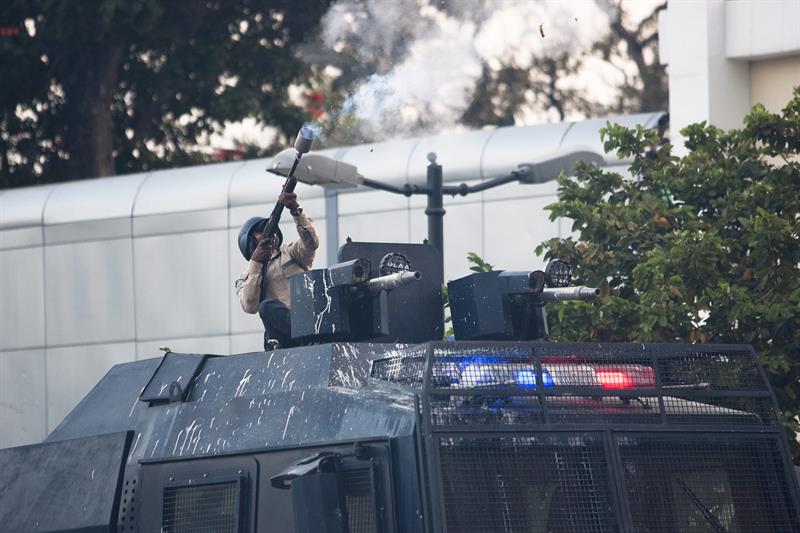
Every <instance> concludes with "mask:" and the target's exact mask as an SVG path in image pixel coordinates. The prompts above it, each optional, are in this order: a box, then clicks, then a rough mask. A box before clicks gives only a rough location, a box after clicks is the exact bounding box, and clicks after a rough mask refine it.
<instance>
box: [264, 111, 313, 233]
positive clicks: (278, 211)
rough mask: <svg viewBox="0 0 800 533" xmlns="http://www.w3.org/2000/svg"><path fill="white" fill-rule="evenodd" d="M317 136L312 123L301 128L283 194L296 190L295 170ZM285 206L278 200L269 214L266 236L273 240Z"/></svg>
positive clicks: (265, 228)
mask: <svg viewBox="0 0 800 533" xmlns="http://www.w3.org/2000/svg"><path fill="white" fill-rule="evenodd" d="M316 137H317V131H316V130H315V129H314V127H313V126H312V125H310V124H304V125H303V127H302V128H300V132H299V133H298V134H297V139H295V141H294V149H295V151H296V152H297V153H296V155H295V158H294V162H293V163H292V168H291V169H290V170H289V174H288V175H287V176H286V181H285V182H284V184H283V188H282V189H281V194H284V193H290V192H294V188H295V186H297V178H295V177H294V172H295V170H297V165H298V164H299V163H300V158H301V157H302V156H303V154H307V153H308V152H309V151H310V150H311V145H312V144H313V143H314V139H315V138H316ZM284 207H285V206H284V205H283V204H282V203H281V202H280V200H278V201H277V202H276V203H275V207H274V208H273V209H272V213H271V214H270V215H269V218H268V219H267V225H266V226H265V227H264V232H263V233H264V238H266V239H269V241H270V242H271V241H272V239H274V238H275V233H276V232H277V230H278V223H279V222H280V221H281V215H282V214H283V208H284Z"/></svg>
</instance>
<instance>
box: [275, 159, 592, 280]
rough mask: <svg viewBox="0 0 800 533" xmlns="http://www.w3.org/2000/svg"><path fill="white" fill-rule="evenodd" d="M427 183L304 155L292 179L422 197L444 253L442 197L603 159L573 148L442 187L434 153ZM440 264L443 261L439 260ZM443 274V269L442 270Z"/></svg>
mask: <svg viewBox="0 0 800 533" xmlns="http://www.w3.org/2000/svg"><path fill="white" fill-rule="evenodd" d="M294 157H295V150H294V149H292V148H288V149H286V150H284V151H282V152H280V153H279V154H278V155H276V156H275V157H274V158H273V162H272V164H271V165H270V168H269V169H268V170H269V171H270V172H273V173H275V174H279V175H286V173H287V172H288V171H289V169H290V168H291V165H292V161H293V160H294ZM427 157H428V161H429V164H428V171H427V180H426V184H425V185H424V186H420V185H412V184H409V183H407V184H405V185H402V186H396V185H391V184H388V183H384V182H381V181H375V180H371V179H369V178H365V177H364V176H362V175H361V174H359V173H358V169H357V168H356V167H355V165H351V164H349V163H345V162H343V161H338V160H336V159H332V158H330V157H327V156H324V155H321V154H308V155H306V156H304V157H303V161H302V163H301V165H300V166H299V167H298V168H297V170H296V172H295V176H296V177H297V179H298V181H301V182H303V183H306V184H309V185H321V186H322V187H325V188H331V189H346V188H354V187H358V186H359V185H365V186H367V187H370V188H372V189H378V190H381V191H386V192H391V193H394V194H402V195H403V196H407V197H410V196H414V195H423V194H424V195H426V196H427V197H428V205H427V207H426V209H425V214H426V215H427V216H428V242H430V244H432V245H433V246H435V247H436V248H437V249H438V250H439V252H440V253H442V254H444V230H443V221H442V217H444V214H445V209H444V207H443V196H444V195H445V194H449V195H451V196H457V195H458V196H466V195H468V194H470V193H475V192H481V191H485V190H488V189H493V188H494V187H499V186H500V185H505V184H506V183H513V182H518V183H525V184H537V183H546V182H548V181H553V180H555V179H556V178H558V176H559V175H561V173H562V172H564V173H565V174H571V173H572V172H573V171H574V169H575V165H576V164H577V163H578V162H579V161H582V162H584V163H587V164H590V165H598V166H599V165H601V164H602V163H603V162H604V159H603V156H602V155H600V154H598V153H597V152H595V151H594V150H592V149H591V148H589V147H583V146H574V147H569V148H561V149H559V150H556V151H553V152H549V153H546V154H543V155H542V156H540V157H537V158H536V159H534V160H533V161H529V162H527V163H524V164H521V165H519V166H518V168H517V169H516V170H513V171H511V172H510V173H509V174H508V175H506V176H499V177H496V178H492V179H489V180H486V181H483V182H481V183H477V184H475V185H467V184H466V183H462V184H460V185H444V183H443V179H442V166H441V165H439V164H438V163H437V162H436V154H435V153H433V152H431V153H429V154H428V156H427ZM442 262H444V258H442ZM442 271H444V268H443V269H442Z"/></svg>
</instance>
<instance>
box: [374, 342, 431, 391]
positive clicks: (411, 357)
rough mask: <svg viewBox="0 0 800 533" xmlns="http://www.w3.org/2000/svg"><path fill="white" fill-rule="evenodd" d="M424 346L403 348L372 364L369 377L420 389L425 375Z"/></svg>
mask: <svg viewBox="0 0 800 533" xmlns="http://www.w3.org/2000/svg"><path fill="white" fill-rule="evenodd" d="M426 351H427V350H426V348H425V346H413V347H410V348H403V349H400V350H397V351H396V352H393V353H391V354H390V355H389V356H387V357H382V358H380V359H376V360H374V361H373V362H372V369H371V371H370V377H373V378H376V379H382V380H384V381H391V382H393V383H401V384H404V385H409V386H411V387H413V388H417V389H421V388H422V381H423V376H424V373H425V353H426Z"/></svg>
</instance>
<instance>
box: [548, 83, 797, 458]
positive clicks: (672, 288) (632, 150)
mask: <svg viewBox="0 0 800 533" xmlns="http://www.w3.org/2000/svg"><path fill="white" fill-rule="evenodd" d="M682 133H683V135H684V136H685V137H686V147H687V148H688V150H689V151H688V153H687V154H686V155H684V156H682V157H676V156H674V155H672V154H671V146H670V145H669V144H668V143H664V142H663V141H662V140H661V139H660V138H659V137H658V135H657V134H656V133H655V132H653V131H648V130H644V129H642V128H641V127H638V128H636V129H627V128H624V127H622V126H619V125H611V124H609V125H608V126H607V127H606V128H605V129H604V130H603V131H602V137H603V140H604V148H605V149H606V151H609V152H614V151H615V152H617V153H618V154H619V155H620V156H621V157H632V158H633V164H632V165H631V168H630V173H631V176H624V175H622V174H620V173H618V172H612V171H608V170H603V169H598V168H593V167H588V166H582V167H581V168H580V169H579V170H578V171H577V172H576V174H575V176H574V177H565V176H562V177H561V178H560V179H559V193H558V201H557V202H556V203H554V204H552V205H550V206H548V208H547V209H548V210H549V211H550V216H551V218H552V219H556V218H558V217H565V218H567V219H571V220H572V221H573V225H572V230H573V232H574V233H575V236H574V237H570V238H567V239H563V240H562V239H551V240H549V241H547V242H545V243H544V244H543V245H541V246H540V247H539V248H538V249H537V253H540V254H541V253H542V252H544V253H545V255H546V256H547V257H559V258H564V259H567V260H569V261H570V263H571V264H572V265H573V268H574V270H575V274H576V278H577V282H578V283H580V284H586V285H590V286H597V287H600V288H601V289H602V292H603V293H604V295H605V297H604V298H602V299H600V300H598V301H596V302H592V303H586V302H570V303H562V304H557V305H553V306H551V307H550V309H549V315H550V319H551V321H550V326H551V336H552V337H553V338H555V339H564V338H569V339H574V340H595V341H635V342H687V341H688V342H709V343H746V344H751V345H753V347H754V348H755V350H756V352H757V353H758V355H759V357H760V359H761V362H762V363H763V365H764V367H765V369H766V371H767V374H768V377H769V379H770V381H771V383H772V385H773V387H774V389H775V393H776V395H777V398H778V403H779V406H780V408H781V410H782V412H783V415H784V417H785V422H786V425H787V426H788V427H789V428H790V430H791V431H792V434H793V435H794V434H796V432H797V430H798V419H797V413H798V412H799V411H800V398H798V396H800V88H798V89H796V90H795V93H794V98H793V99H792V101H791V102H789V104H788V105H787V106H786V108H785V109H784V110H783V111H782V112H781V113H779V114H772V113H769V112H767V111H766V110H765V109H764V107H763V106H761V105H756V106H755V107H754V108H753V110H752V112H751V113H750V114H749V115H748V116H747V117H746V118H745V121H744V126H743V127H742V128H741V129H735V130H731V131H728V132H724V131H722V130H720V129H718V128H715V127H713V126H709V125H707V124H705V123H700V124H694V125H691V126H689V127H687V128H686V129H684V130H683V131H682ZM791 442H792V445H793V447H794V452H795V456H796V457H800V447H798V446H797V442H796V440H795V439H792V441H791Z"/></svg>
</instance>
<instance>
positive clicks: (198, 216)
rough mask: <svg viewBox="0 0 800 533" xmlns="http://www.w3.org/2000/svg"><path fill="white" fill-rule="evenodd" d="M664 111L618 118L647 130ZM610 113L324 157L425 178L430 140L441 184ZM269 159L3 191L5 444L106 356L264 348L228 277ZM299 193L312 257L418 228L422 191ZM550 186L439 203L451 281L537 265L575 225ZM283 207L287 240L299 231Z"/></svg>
mask: <svg viewBox="0 0 800 533" xmlns="http://www.w3.org/2000/svg"><path fill="white" fill-rule="evenodd" d="M662 115H663V114H662V113H653V114H647V115H637V116H629V117H613V118H612V119H611V120H613V121H618V122H622V123H626V124H628V125H633V124H636V123H641V124H644V125H646V126H653V125H654V124H655V123H656V122H657V121H658V119H659V118H660V117H661V116H662ZM604 124H605V119H598V120H592V121H585V122H581V123H567V124H553V125H548V126H540V127H539V126H537V127H526V128H501V129H498V130H485V131H479V132H468V133H465V134H461V135H457V136H446V137H444V136H443V137H431V138H427V139H412V140H409V141H398V142H394V143H383V144H376V145H372V146H367V147H363V146H362V147H358V146H357V147H350V148H343V149H336V150H333V151H331V152H330V153H331V154H332V155H333V154H338V156H339V157H340V158H341V159H344V160H348V161H349V162H352V163H354V164H357V166H358V167H359V169H360V171H361V172H362V174H364V175H366V176H368V177H371V178H373V179H380V180H383V181H388V182H392V181H393V182H395V183H403V182H414V183H420V182H421V180H422V179H423V177H424V174H425V167H426V165H427V161H426V159H425V154H426V153H427V152H428V151H430V150H431V149H435V150H436V151H437V153H439V154H440V158H439V161H440V162H441V163H442V165H443V169H444V175H445V179H446V180H450V181H460V180H462V179H467V178H470V177H471V178H473V179H472V180H470V181H475V178H477V180H478V181H479V180H481V179H486V178H487V177H490V176H491V175H492V174H494V175H502V174H503V173H505V172H508V171H510V170H512V169H514V168H516V167H517V165H519V164H521V163H525V162H530V161H533V160H535V159H536V157H538V156H539V155H541V154H542V153H546V152H548V151H550V150H553V149H555V148H558V147H562V146H578V145H581V146H583V145H588V146H589V147H590V148H593V149H595V150H596V151H601V148H600V140H599V135H598V131H599V129H600V127H602V126H603V125H604ZM470 143H472V144H474V145H475V146H472V144H470ZM493 143H494V144H493ZM376 154H378V155H377V156H376ZM400 162H402V164H401V163H400ZM620 163H621V162H620V161H618V160H617V159H616V158H615V157H614V156H608V158H607V164H608V165H612V164H617V165H619V164H620ZM498 165H499V166H498ZM267 166H268V161H267V160H254V161H248V162H237V163H226V164H218V165H208V166H199V167H190V168H182V169H174V170H167V171H161V172H152V173H147V174H135V175H129V176H121V177H115V178H105V179H94V180H84V181H78V182H73V183H65V184H60V185H51V186H42V187H31V188H26V189H15V190H7V191H0V314H1V316H0V428H2V430H0V448H2V447H8V446H15V445H20V444H26V443H32V442H37V441H40V440H41V439H43V438H44V437H45V436H46V434H47V433H48V432H50V431H52V430H53V429H54V428H55V427H56V426H57V425H58V424H59V423H60V422H61V420H62V419H63V418H64V416H65V415H66V414H67V413H69V411H70V410H71V409H72V408H73V407H74V406H75V405H76V404H77V403H78V401H80V399H81V398H82V397H83V396H84V395H85V394H86V393H87V392H88V391H89V389H90V388H91V387H92V386H93V385H94V384H95V383H96V382H97V381H98V380H99V379H100V378H101V377H102V376H103V375H104V374H105V372H107V371H108V369H109V368H110V367H111V366H113V365H115V364H117V363H121V362H125V361H132V360H137V359H142V358H149V357H155V356H160V352H159V351H158V348H159V347H160V346H169V347H170V348H172V349H173V350H175V351H185V352H193V353H216V354H231V353H243V352H248V351H257V350H260V349H261V346H262V325H261V322H260V320H259V319H258V317H257V316H254V315H247V314H245V313H243V312H242V311H241V308H240V307H239V304H238V301H237V300H236V297H235V294H234V280H235V279H236V278H237V277H238V274H239V273H240V272H241V271H242V270H243V269H244V267H245V261H244V259H243V258H242V257H241V255H240V253H239V250H238V248H237V245H236V235H237V233H238V231H239V227H240V226H241V224H242V223H243V222H244V221H245V220H246V219H247V218H248V217H251V216H255V215H266V214H268V212H269V210H271V209H272V206H273V205H274V202H275V199H276V197H277V194H278V192H279V190H280V186H281V184H282V180H281V179H279V178H278V177H275V176H273V175H270V174H267V173H266V172H265V169H266V168H267ZM297 192H298V195H299V197H300V199H301V202H302V204H303V207H304V208H305V210H306V212H307V213H308V214H309V215H310V216H311V217H312V218H314V220H315V221H316V227H317V230H318V232H319V234H320V236H321V238H322V242H321V247H320V250H319V251H318V255H317V261H316V263H315V265H316V266H318V267H322V266H326V265H327V264H328V262H329V261H328V260H329V259H332V258H334V257H335V250H336V249H338V246H339V245H340V244H341V243H342V242H343V241H344V239H345V237H347V236H350V237H352V238H353V239H354V240H360V241H365V240H382V241H387V242H392V241H395V242H421V241H422V239H423V238H424V237H425V232H426V220H425V215H424V213H423V211H424V201H423V200H422V199H419V198H412V199H407V198H405V197H403V196H395V195H391V194H389V193H385V192H377V191H368V190H355V191H346V192H343V193H339V194H338V197H337V198H332V197H330V196H329V195H328V196H326V193H325V191H323V190H322V189H320V188H313V187H309V186H305V185H302V184H301V185H298V188H297ZM555 192H556V187H555V184H554V183H548V184H542V185H518V184H513V185H507V186H505V187H502V188H500V189H496V190H493V191H487V192H485V193H482V194H477V195H474V196H468V197H465V198H455V199H446V201H445V207H446V209H447V214H446V216H445V261H446V277H447V278H448V279H453V278H457V277H460V276H462V275H464V274H466V273H467V272H468V265H467V262H466V253H467V252H468V251H475V252H478V253H480V254H482V255H483V256H485V257H486V259H487V260H489V261H491V262H492V263H494V264H496V265H498V267H502V268H507V269H514V270H523V269H533V268H536V267H539V266H541V265H542V261H541V260H539V259H537V258H536V257H535V256H534V254H533V249H534V248H535V246H536V245H537V244H539V243H540V242H541V241H543V240H545V239H548V238H550V237H553V236H556V235H560V236H566V235H567V234H568V233H569V231H570V227H569V226H568V224H566V223H562V222H550V221H549V220H548V215H547V213H545V212H544V211H543V207H544V206H545V205H547V204H548V203H551V202H552V201H553V200H554V199H555ZM286 218H287V221H288V222H284V223H282V224H281V228H282V230H283V232H284V235H285V238H286V239H288V240H293V239H296V238H297V234H296V231H295V229H294V227H293V225H292V224H291V217H286ZM337 235H338V237H337Z"/></svg>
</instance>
